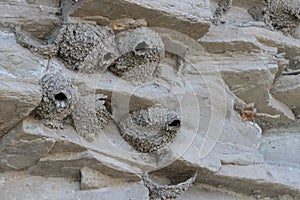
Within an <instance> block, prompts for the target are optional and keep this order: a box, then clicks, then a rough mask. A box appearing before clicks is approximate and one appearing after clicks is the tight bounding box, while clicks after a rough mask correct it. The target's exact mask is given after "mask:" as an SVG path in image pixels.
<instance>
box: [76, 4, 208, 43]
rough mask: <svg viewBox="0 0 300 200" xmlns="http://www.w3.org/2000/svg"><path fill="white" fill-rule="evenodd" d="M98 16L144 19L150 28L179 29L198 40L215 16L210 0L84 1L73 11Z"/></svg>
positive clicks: (83, 15)
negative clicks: (213, 15)
mask: <svg viewBox="0 0 300 200" xmlns="http://www.w3.org/2000/svg"><path fill="white" fill-rule="evenodd" d="M71 12H72V11H71ZM141 13H142V14H141ZM95 15H100V16H103V17H107V18H109V19H112V20H114V19H120V18H134V19H139V18H144V19H145V20H146V21H147V23H148V26H149V27H164V28H168V29H173V30H177V31H179V32H182V33H184V34H187V35H189V36H191V37H192V38H194V39H198V38H200V37H202V36H203V35H204V34H205V33H206V32H207V31H208V29H209V26H210V25H209V21H210V20H211V19H212V13H211V9H210V4H209V1H205V0H200V1H188V0H181V1H167V0H159V1H146V0H125V1H123V0H112V1H105V0H93V1H90V0H82V1H80V2H79V4H78V6H77V8H75V11H74V12H73V13H72V14H71V16H73V17H86V16H95Z"/></svg>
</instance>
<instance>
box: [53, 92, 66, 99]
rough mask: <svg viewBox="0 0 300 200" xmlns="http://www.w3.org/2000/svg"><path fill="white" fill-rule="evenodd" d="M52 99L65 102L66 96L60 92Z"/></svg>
mask: <svg viewBox="0 0 300 200" xmlns="http://www.w3.org/2000/svg"><path fill="white" fill-rule="evenodd" d="M54 98H55V99H56V100H58V101H64V100H67V97H66V95H65V94H64V93H62V92H60V93H58V94H56V95H55V96H54Z"/></svg>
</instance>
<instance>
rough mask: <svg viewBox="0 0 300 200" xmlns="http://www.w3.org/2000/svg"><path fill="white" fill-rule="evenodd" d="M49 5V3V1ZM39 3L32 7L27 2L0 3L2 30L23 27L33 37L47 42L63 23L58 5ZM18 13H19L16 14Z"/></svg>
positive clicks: (13, 0)
mask: <svg viewBox="0 0 300 200" xmlns="http://www.w3.org/2000/svg"><path fill="white" fill-rule="evenodd" d="M47 2H48V3H49V1H47ZM47 2H46V1H45V2H41V1H39V3H38V2H37V3H36V4H33V5H30V4H28V3H27V2H26V1H24V0H21V1H15V0H4V1H1V3H0V13H1V14H0V18H1V20H0V27H1V29H13V28H14V27H16V26H19V25H21V26H22V28H23V29H24V30H26V31H28V32H29V33H30V34H31V35H32V36H34V37H36V38H39V39H41V40H45V39H47V38H48V37H49V35H50V34H51V33H52V32H53V31H54V30H55V28H56V27H57V26H59V24H60V23H61V22H60V20H59V17H58V16H57V14H59V13H60V10H59V8H58V4H52V5H51V3H49V4H48V5H47ZM16 11H18V12H16Z"/></svg>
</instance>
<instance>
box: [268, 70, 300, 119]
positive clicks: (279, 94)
mask: <svg viewBox="0 0 300 200" xmlns="http://www.w3.org/2000/svg"><path fill="white" fill-rule="evenodd" d="M271 92H272V94H273V96H274V97H275V98H277V99H278V100H280V101H281V102H283V103H285V104H286V105H287V106H289V107H290V108H291V109H292V110H293V111H294V113H295V115H296V117H297V118H299V117H300V101H299V99H300V96H299V95H300V75H289V76H287V75H286V76H281V77H279V78H278V79H277V80H276V81H275V82H274V84H273V86H272V90H271ZM287 97H288V98H287Z"/></svg>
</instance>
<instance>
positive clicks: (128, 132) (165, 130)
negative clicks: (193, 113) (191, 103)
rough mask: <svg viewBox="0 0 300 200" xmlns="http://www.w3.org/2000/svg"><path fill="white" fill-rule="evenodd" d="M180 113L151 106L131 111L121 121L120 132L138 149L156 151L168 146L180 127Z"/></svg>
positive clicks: (140, 150)
mask: <svg viewBox="0 0 300 200" xmlns="http://www.w3.org/2000/svg"><path fill="white" fill-rule="evenodd" d="M180 123H181V117H180V115H179V114H178V113H176V112H174V111H171V110H170V109H167V108H162V107H149V108H146V109H141V110H137V111H133V112H131V113H129V114H128V115H127V116H124V118H123V119H122V120H121V121H120V123H119V128H120V134H121V136H122V137H123V138H124V140H125V141H127V142H128V143H129V144H131V145H132V146H133V147H134V148H135V149H136V150H137V151H139V152H143V153H149V152H155V151H158V150H160V149H162V148H164V147H166V146H167V145H168V144H169V143H170V142H171V141H172V139H173V138H174V137H175V136H176V134H177V132H178V131H179V129H180Z"/></svg>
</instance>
